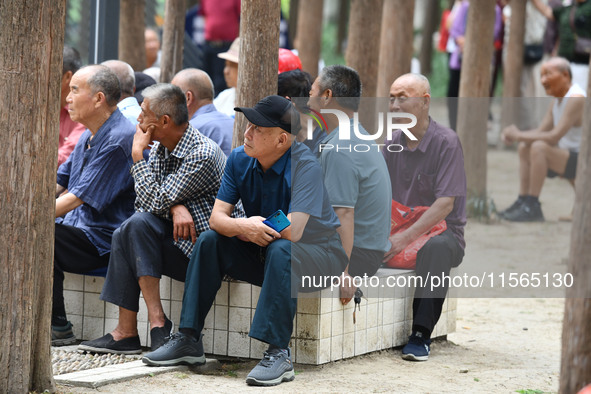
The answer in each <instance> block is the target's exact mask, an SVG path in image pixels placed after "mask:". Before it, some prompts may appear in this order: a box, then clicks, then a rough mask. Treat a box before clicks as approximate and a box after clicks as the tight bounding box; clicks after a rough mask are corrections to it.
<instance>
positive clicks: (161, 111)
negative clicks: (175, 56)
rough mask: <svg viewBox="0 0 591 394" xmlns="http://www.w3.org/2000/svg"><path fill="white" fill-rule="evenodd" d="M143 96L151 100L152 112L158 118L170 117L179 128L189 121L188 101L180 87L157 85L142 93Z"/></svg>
mask: <svg viewBox="0 0 591 394" xmlns="http://www.w3.org/2000/svg"><path fill="white" fill-rule="evenodd" d="M142 96H144V99H145V100H150V110H151V111H153V112H154V113H155V114H156V116H157V117H158V118H160V117H161V116H163V115H168V116H170V118H171V119H172V121H173V122H174V123H175V124H176V125H177V126H180V125H182V124H184V123H187V122H188V121H189V111H188V110H187V100H186V99H185V94H184V93H183V91H182V90H181V88H179V87H178V86H176V85H172V84H170V83H157V84H156V85H152V86H148V87H147V88H145V89H144V90H143V91H142Z"/></svg>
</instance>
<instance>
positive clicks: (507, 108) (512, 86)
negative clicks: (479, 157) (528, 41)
mask: <svg viewBox="0 0 591 394" xmlns="http://www.w3.org/2000/svg"><path fill="white" fill-rule="evenodd" d="M526 3H527V0H514V1H512V2H511V20H510V30H509V41H508V43H507V53H506V56H505V61H504V68H503V105H502V107H501V123H502V124H501V126H502V128H504V127H506V126H509V125H510V124H513V123H515V121H516V118H517V116H519V113H518V111H517V110H518V109H519V108H520V107H519V106H518V104H519V100H520V99H519V98H516V97H520V96H521V93H520V92H521V89H520V86H521V72H522V70H523V39H524V37H525V5H526Z"/></svg>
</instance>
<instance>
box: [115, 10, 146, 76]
mask: <svg viewBox="0 0 591 394" xmlns="http://www.w3.org/2000/svg"><path fill="white" fill-rule="evenodd" d="M145 5H146V0H121V6H120V14H119V60H122V61H124V62H127V63H129V65H130V66H131V67H133V69H134V70H135V71H142V70H143V69H144V68H146V50H145V48H144V30H145V29H146V24H145V22H144V18H142V17H138V15H144V12H145Z"/></svg>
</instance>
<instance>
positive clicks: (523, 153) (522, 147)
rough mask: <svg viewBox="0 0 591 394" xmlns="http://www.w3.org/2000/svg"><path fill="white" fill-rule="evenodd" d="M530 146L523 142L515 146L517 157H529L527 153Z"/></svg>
mask: <svg viewBox="0 0 591 394" xmlns="http://www.w3.org/2000/svg"><path fill="white" fill-rule="evenodd" d="M530 147H531V145H530V144H526V143H525V142H520V143H519V144H518V145H517V153H518V154H519V157H524V158H528V157H529V153H530Z"/></svg>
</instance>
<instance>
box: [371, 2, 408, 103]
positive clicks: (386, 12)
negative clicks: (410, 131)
mask: <svg viewBox="0 0 591 394" xmlns="http://www.w3.org/2000/svg"><path fill="white" fill-rule="evenodd" d="M414 12H415V0H386V1H385V2H384V9H383V12H382V32H381V36H380V60H379V68H378V88H377V96H378V97H388V95H389V93H390V86H391V85H392V82H394V80H395V79H396V78H398V77H399V76H401V75H403V74H406V73H408V72H410V62H411V60H412V51H413V45H412V44H413V24H412V22H413V16H414Z"/></svg>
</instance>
